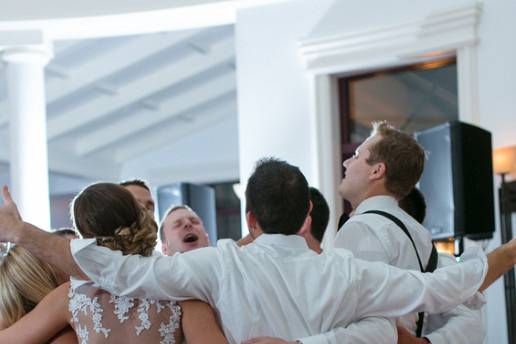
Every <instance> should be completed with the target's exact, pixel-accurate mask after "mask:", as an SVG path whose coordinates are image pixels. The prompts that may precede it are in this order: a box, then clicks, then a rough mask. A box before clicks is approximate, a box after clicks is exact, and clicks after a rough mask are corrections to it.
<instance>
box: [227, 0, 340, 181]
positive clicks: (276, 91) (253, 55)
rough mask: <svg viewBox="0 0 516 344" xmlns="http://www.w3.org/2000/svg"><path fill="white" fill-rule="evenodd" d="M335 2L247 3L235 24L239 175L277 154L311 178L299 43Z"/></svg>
mask: <svg viewBox="0 0 516 344" xmlns="http://www.w3.org/2000/svg"><path fill="white" fill-rule="evenodd" d="M330 3H331V1H327V0H317V1H306V0H304V1H295V2H291V1H286V2H280V3H279V4H274V5H270V6H263V7H251V8H244V9H241V10H239V11H238V12H237V22H236V25H235V34H236V57H237V84H238V112H239V138H240V139H239V143H240V155H239V156H240V176H241V180H242V182H245V181H246V180H247V178H248V177H249V175H250V174H251V172H252V169H253V166H254V164H255V162H256V160H258V159H260V158H262V157H267V156H275V157H278V158H281V159H285V160H287V161H289V162H290V163H291V164H294V165H298V166H299V167H300V168H301V170H302V171H303V172H304V173H305V175H306V177H307V178H308V179H309V180H310V178H311V177H312V173H313V171H311V168H310V161H311V159H312V156H311V153H310V139H311V138H310V128H309V126H308V123H309V122H310V113H309V111H310V110H309V104H308V99H309V89H308V82H307V77H306V75H305V74H304V71H303V68H302V66H301V63H300V56H299V55H298V52H297V44H298V41H299V39H300V38H301V37H303V36H304V35H306V33H307V32H308V31H309V29H310V28H311V26H313V25H315V24H316V23H317V21H318V19H319V18H320V16H321V15H322V14H323V13H324V12H325V9H326V8H327V7H328V4H330Z"/></svg>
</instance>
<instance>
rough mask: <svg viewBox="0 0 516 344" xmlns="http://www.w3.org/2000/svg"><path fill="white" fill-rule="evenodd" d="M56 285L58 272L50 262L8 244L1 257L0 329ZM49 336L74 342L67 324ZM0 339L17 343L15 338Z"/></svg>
mask: <svg viewBox="0 0 516 344" xmlns="http://www.w3.org/2000/svg"><path fill="white" fill-rule="evenodd" d="M57 286H58V278H57V275H56V274H55V272H54V271H53V270H52V269H51V268H50V266H49V265H47V264H46V263H44V262H42V261H41V260H39V259H38V258H36V257H34V256H33V255H32V254H30V253H29V252H28V251H27V250H25V249H24V248H21V247H18V246H15V247H13V248H11V249H10V250H9V252H8V253H7V255H6V256H5V257H3V258H0V330H2V329H5V328H7V327H9V326H11V325H12V324H14V323H15V322H16V321H18V320H19V319H20V318H22V317H23V316H24V315H25V314H26V313H28V312H30V311H31V310H32V309H33V308H34V307H35V306H36V305H37V304H38V303H39V302H40V301H41V300H42V299H43V298H44V297H45V296H46V295H47V294H49V293H50V292H51V291H52V290H54V289H55V288H57ZM23 330H24V331H25V330H29V329H23ZM52 337H54V338H53V339H51V338H52ZM52 337H50V338H48V339H47V340H51V342H52V343H63V344H64V343H77V339H76V337H75V333H74V332H73V331H72V329H71V328H70V327H69V326H65V327H64V329H63V330H62V331H61V333H58V334H57V335H54V336H52ZM0 338H2V337H1V336H0ZM0 342H1V343H10V342H13V343H14V342H17V343H19V341H18V340H16V341H4V340H0Z"/></svg>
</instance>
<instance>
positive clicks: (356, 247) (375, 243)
mask: <svg viewBox="0 0 516 344" xmlns="http://www.w3.org/2000/svg"><path fill="white" fill-rule="evenodd" d="M360 216H364V217H365V216H367V215H360ZM380 233H382V230H376V231H375V230H373V229H372V228H371V227H369V226H368V225H366V224H365V223H363V222H359V221H351V220H350V221H348V222H346V223H345V224H344V226H342V229H341V230H339V232H338V233H337V236H336V237H335V248H344V249H347V250H350V251H351V252H353V255H354V256H355V257H357V258H359V259H363V260H367V261H370V262H384V263H389V262H391V260H392V259H393V257H392V255H393V254H396V252H395V249H394V248H393V247H392V246H393V245H392V243H391V240H390V239H389V237H388V236H386V237H384V238H380V237H378V235H379V234H380Z"/></svg>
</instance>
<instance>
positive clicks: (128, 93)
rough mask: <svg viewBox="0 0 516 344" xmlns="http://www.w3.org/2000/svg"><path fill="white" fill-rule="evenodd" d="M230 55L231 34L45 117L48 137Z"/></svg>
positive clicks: (52, 136) (153, 92)
mask: <svg viewBox="0 0 516 344" xmlns="http://www.w3.org/2000/svg"><path fill="white" fill-rule="evenodd" d="M233 58H234V43H233V38H232V37H231V38H229V39H226V40H224V41H222V42H220V43H217V44H215V45H214V46H213V47H212V48H211V50H210V54H208V55H193V56H192V57H190V58H185V59H183V60H181V61H179V62H177V63H174V64H171V65H169V66H167V67H164V68H162V69H159V70H157V71H155V72H154V73H151V74H148V75H146V76H144V77H142V78H141V79H139V80H136V81H134V82H132V83H130V84H129V85H127V86H125V87H122V88H120V89H119V90H118V93H117V95H116V96H112V97H109V96H103V97H99V98H98V99H96V100H94V101H91V102H88V103H86V104H84V105H82V106H79V107H77V108H74V109H72V110H70V111H67V112H65V113H62V114H61V115H59V116H56V117H54V118H51V119H50V120H49V121H48V139H49V140H52V139H55V138H57V137H60V136H63V135H65V134H67V133H69V132H70V131H72V130H76V129H78V128H80V127H81V126H83V125H86V124H90V123H92V122H95V121H98V120H100V119H104V118H105V117H106V116H109V115H112V114H113V113H115V112H116V111H118V110H120V109H123V108H126V107H127V106H129V105H131V104H134V103H137V102H140V101H142V100H145V99H146V98H147V97H149V96H152V95H153V94H155V93H156V92H158V91H161V90H162V89H163V88H165V87H170V86H172V85H174V84H177V83H179V82H181V81H184V80H187V79H189V78H191V77H192V76H193V75H196V74H198V73H202V72H204V71H207V70H209V69H210V68H212V67H214V66H216V65H218V64H221V63H225V62H227V61H231V60H232V59H233Z"/></svg>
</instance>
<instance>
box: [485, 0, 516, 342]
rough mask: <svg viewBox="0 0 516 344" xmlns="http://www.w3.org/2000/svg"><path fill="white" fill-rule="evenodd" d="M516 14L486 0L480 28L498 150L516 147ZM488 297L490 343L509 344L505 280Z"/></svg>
mask: <svg viewBox="0 0 516 344" xmlns="http://www.w3.org/2000/svg"><path fill="white" fill-rule="evenodd" d="M514 14H516V2H514V1H512V0H496V1H486V2H484V13H483V15H482V17H481V21H480V27H479V35H480V44H479V46H478V59H479V60H478V61H479V62H478V66H479V67H478V75H479V106H480V125H481V126H482V127H484V128H486V129H487V130H489V131H491V132H492V134H493V146H494V147H503V146H509V145H516V97H514V89H513V87H512V86H511V84H512V83H513V82H514V80H516V65H515V64H514V62H513V61H516V45H515V44H514V33H515V32H516V21H514ZM498 183H499V180H498V179H497V184H496V185H497V186H498V185H499V184H498ZM497 205H498V203H497ZM497 209H498V208H497ZM496 215H497V226H498V227H497V231H496V233H495V235H494V240H492V242H491V243H490V245H489V247H488V250H492V249H494V248H495V247H496V246H498V245H499V244H500V229H499V218H498V212H497V214H496ZM513 224H514V225H516V222H513ZM514 225H513V226H514ZM514 233H515V231H514V229H513V235H514ZM486 295H487V300H488V303H487V306H486V313H487V328H488V343H507V335H506V333H507V326H506V320H505V296H504V288H503V281H502V280H499V281H498V282H496V283H495V284H494V285H493V286H492V287H490V288H489V289H488V291H487V293H486Z"/></svg>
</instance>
